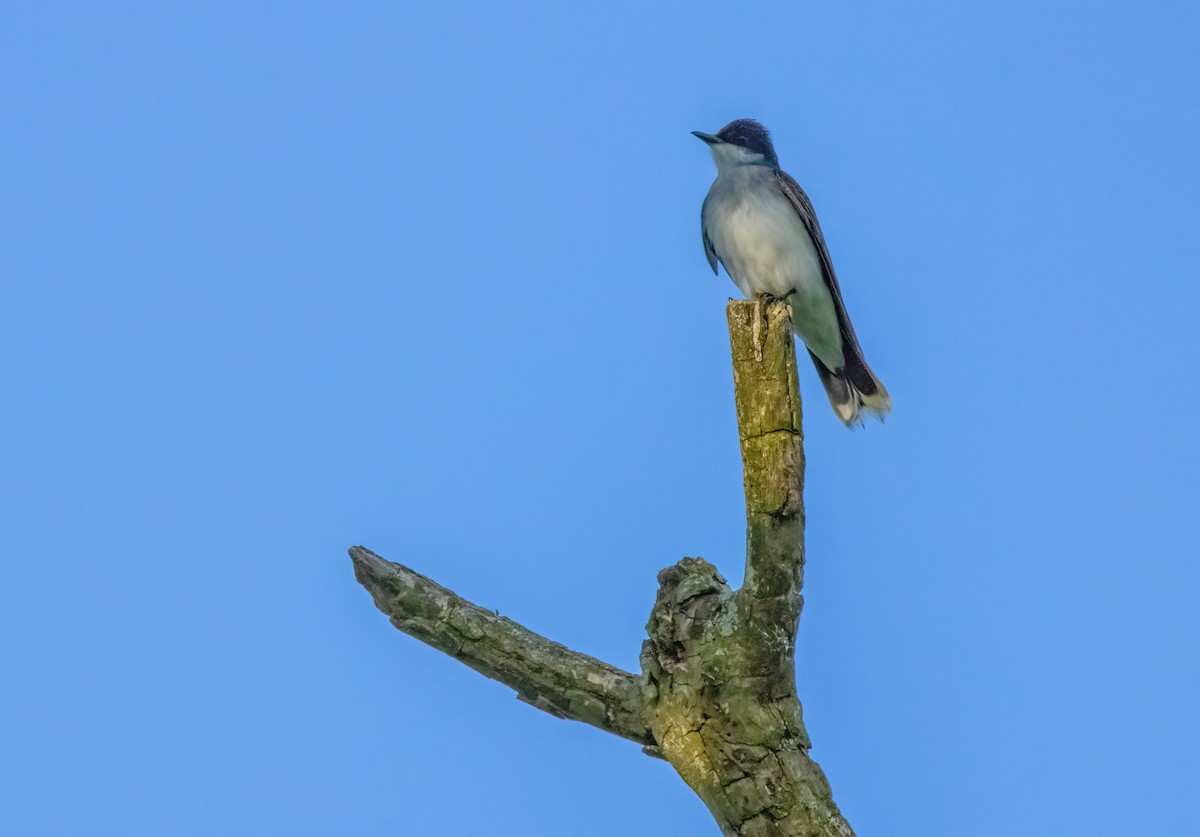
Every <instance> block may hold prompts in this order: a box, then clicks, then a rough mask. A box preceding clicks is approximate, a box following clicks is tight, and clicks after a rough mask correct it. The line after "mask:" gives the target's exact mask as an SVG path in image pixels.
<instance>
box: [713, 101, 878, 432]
mask: <svg viewBox="0 0 1200 837" xmlns="http://www.w3.org/2000/svg"><path fill="white" fill-rule="evenodd" d="M692 133H693V134H695V135H696V136H697V137H699V138H700V139H702V140H704V141H705V142H706V143H708V147H709V150H710V151H712V156H713V160H714V161H715V162H716V164H717V179H716V180H714V181H713V185H712V187H711V188H710V189H709V190H708V196H707V197H706V198H705V199H704V207H703V209H701V211H700V231H701V233H702V234H703V236H704V254H705V255H706V256H708V263H709V264H710V265H712V269H713V273H717V262H718V261H720V263H721V264H723V265H725V270H726V272H728V273H729V277H730V278H731V279H733V283H734V284H735V285H737V286H738V289H739V290H741V292H742V293H743V294H745V295H746V296H747V297H753V296H755V295H757V294H767V295H769V296H774V297H787V298H788V299H789V300H790V302H791V305H792V327H793V329H794V330H795V332H796V334H797V335H798V336H799V337H800V339H801V340H803V341H804V345H805V347H807V348H808V353H809V355H811V356H812V359H813V363H814V364H816V366H817V374H818V375H820V376H821V383H823V384H824V385H825V392H826V393H827V394H828V395H829V403H830V404H832V405H833V411H834V412H835V413H837V415H838V418H840V419H841V420H842V421H843V422H844V423H845V424H846V426H847V427H852V426H854V425H855V424H861V423H862V413H863V412H864V411H866V412H870V413H874V414H875V415H876V416H877V417H879V418H880V419H881V420H882V418H883V414H884V413H887V412H889V411H890V410H891V409H892V400H891V398H889V397H888V393H887V390H886V389H884V387H883V384H882V383H880V382H879V379H878V378H876V377H875V375H874V373H872V372H871V370H870V368H869V367H868V366H867V364H866V361H864V360H863V356H862V349H860V348H859V346H858V339H857V338H856V337H855V336H854V328H853V327H852V326H851V325H850V318H849V317H848V316H847V315H846V306H845V305H843V304H842V294H841V292H840V291H839V290H838V283H837V276H836V275H835V274H834V272H833V262H831V261H830V260H829V250H828V249H827V248H826V247H825V236H823V235H822V234H821V225H820V224H818V223H817V214H816V212H814V211H813V207H812V203H811V202H810V201H809V199H808V195H806V194H804V190H803V189H801V188H800V185H799V184H798V183H796V181H795V180H792V178H791V177H790V176H789V175H788V173H787V172H785V171H784V170H783V169H781V168H779V158H778V157H776V156H775V148H774V146H772V145H771V137H770V135H769V134H768V133H767V129H766V128H764V127H763V126H762V125H760V124H759V123H758V122H755V121H754V120H753V119H735V120H734V121H733V122H730V123H729V124H728V125H726V126H725V127H724V128H722V129H721V130H720V131H718V132H717V133H716V134H705V133H702V132H700V131H692Z"/></svg>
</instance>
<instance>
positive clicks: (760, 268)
mask: <svg viewBox="0 0 1200 837" xmlns="http://www.w3.org/2000/svg"><path fill="white" fill-rule="evenodd" d="M703 221H704V227H705V230H706V231H707V233H708V237H709V240H710V241H712V244H713V249H715V250H716V251H717V257H718V258H720V260H721V264H723V265H725V269H726V270H727V271H728V272H729V276H730V278H732V279H733V282H734V284H735V285H737V286H738V289H739V290H741V292H742V293H743V294H745V295H746V296H747V297H752V296H754V295H755V294H760V293H768V294H771V295H773V296H785V295H786V294H788V293H789V292H792V296H791V297H790V301H791V303H792V322H793V325H794V327H795V329H796V333H797V334H798V335H800V338H801V339H802V340H803V341H804V343H805V345H806V346H808V348H810V349H812V351H813V352H814V353H816V355H817V356H818V357H820V358H821V360H822V361H824V363H825V365H826V366H828V367H830V368H831V369H840V368H841V366H842V365H843V363H844V358H843V356H842V339H841V330H840V329H839V327H838V322H837V314H836V312H835V311H834V307H833V298H832V297H831V296H830V294H829V289H828V288H827V287H826V286H825V280H824V278H823V276H822V273H821V262H820V258H819V257H818V256H817V248H816V247H815V246H814V245H813V242H812V239H811V238H810V237H809V235H808V231H807V230H806V229H805V228H804V223H803V222H802V221H801V220H800V216H799V214H798V213H797V212H796V210H795V208H794V207H793V206H792V205H791V203H790V202H789V201H788V199H787V198H786V197H785V196H784V195H783V193H782V192H780V191H779V189H778V187H777V186H776V184H775V182H774V174H773V172H772V171H771V170H770V169H769V168H767V167H765V166H738V167H736V168H731V169H728V170H727V171H722V172H721V173H720V175H719V176H718V177H717V180H716V181H715V182H714V183H713V185H712V188H711V189H710V190H709V193H708V198H707V199H706V200H705V202H704V218H703Z"/></svg>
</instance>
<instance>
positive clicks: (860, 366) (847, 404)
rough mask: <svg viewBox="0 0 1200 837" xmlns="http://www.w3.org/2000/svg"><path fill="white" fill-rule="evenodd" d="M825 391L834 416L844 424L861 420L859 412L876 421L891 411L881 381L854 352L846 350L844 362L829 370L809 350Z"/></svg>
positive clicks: (888, 399)
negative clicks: (872, 416) (874, 418)
mask: <svg viewBox="0 0 1200 837" xmlns="http://www.w3.org/2000/svg"><path fill="white" fill-rule="evenodd" d="M809 355H810V356H811V357H812V359H813V364H814V365H816V367H817V374H818V375H819V376H820V378H821V383H822V384H824V385H825V394H826V395H828V396H829V403H830V404H831V405H832V406H833V411H834V412H835V413H837V417H838V418H840V419H841V420H842V423H843V424H845V425H846V426H847V427H854V426H855V425H861V424H862V423H863V414H864V413H871V414H873V415H874V416H875V417H876V418H877V419H879V420H880V421H883V417H884V415H885V414H886V413H890V412H891V411H892V399H891V397H890V396H889V395H888V391H887V389H886V388H885V387H884V385H883V383H882V382H881V381H880V380H879V379H878V378H876V377H875V373H874V372H872V371H871V369H870V367H868V366H867V364H866V363H865V362H864V361H863V359H862V358H861V357H860V356H858V355H857V354H856V353H849V352H848V353H847V357H846V365H845V366H843V367H842V368H841V369H838V370H833V369H830V368H829V367H828V366H826V365H825V364H824V363H822V362H821V359H820V358H819V357H817V356H816V355H814V354H813V353H812V352H811V351H810V352H809Z"/></svg>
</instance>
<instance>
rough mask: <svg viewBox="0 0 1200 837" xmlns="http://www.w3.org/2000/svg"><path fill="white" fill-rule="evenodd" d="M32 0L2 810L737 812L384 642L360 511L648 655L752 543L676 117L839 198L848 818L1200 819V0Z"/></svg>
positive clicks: (1, 78) (590, 831)
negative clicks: (884, 409) (657, 599)
mask: <svg viewBox="0 0 1200 837" xmlns="http://www.w3.org/2000/svg"><path fill="white" fill-rule="evenodd" d="M732 8H733V7H731V6H729V5H728V4H716V3H704V2H691V3H686V4H684V3H663V4H642V3H638V4H634V3H606V4H597V5H581V4H570V5H568V4H558V5H555V6H551V5H550V4H545V5H539V4H530V3H510V4H504V5H484V4H465V3H452V2H451V3H442V4H437V5H436V8H435V7H434V5H433V4H429V6H428V7H427V8H420V9H419V8H417V7H416V6H415V5H409V6H405V5H402V4H392V3H375V4H371V3H358V4H332V3H330V4H317V3H254V4H245V3H208V4H182V3H143V4H135V3H107V4H82V3H74V4H73V3H53V2H39V3H25V2H13V3H9V4H7V5H6V7H5V11H4V13H3V22H4V25H3V26H2V27H0V106H2V107H3V112H4V114H5V119H4V130H3V131H2V132H0V159H3V161H4V163H3V165H2V166H0V223H2V224H3V229H4V246H3V247H2V248H0V277H2V280H3V281H2V285H0V287H2V290H3V304H2V305H0V353H2V355H3V357H4V359H5V361H4V363H3V364H0V387H2V389H3V392H4V394H5V398H4V409H3V411H2V412H0V430H2V433H0V474H2V476H0V510H2V511H0V514H2V516H3V526H2V527H0V554H2V556H3V568H4V583H3V585H0V666H2V668H3V671H4V672H5V673H6V676H5V677H3V678H0V740H3V742H4V745H3V747H0V830H3V831H5V832H6V833H14V834H122V835H140V834H146V835H152V834H153V835H157V834H165V833H171V834H214V833H221V834H264V833H287V834H414V835H426V834H429V835H449V837H460V836H461V837H466V836H467V835H479V834H489V835H530V834H573V835H611V834H655V835H692V834H706V833H713V832H714V830H715V829H713V827H712V825H711V821H710V819H709V817H708V814H707V813H706V811H705V810H704V808H703V806H702V805H701V803H700V802H699V801H698V800H697V799H696V798H695V797H694V796H693V795H692V794H691V792H690V791H689V790H688V789H687V788H686V787H685V786H684V785H683V784H682V782H681V781H680V780H679V779H678V778H677V777H676V776H675V775H674V773H673V772H672V771H671V770H670V768H669V767H668V766H667V765H666V764H664V763H662V762H659V761H655V760H652V759H648V758H646V757H645V756H643V755H642V754H641V753H640V751H639V749H638V748H637V747H636V746H635V745H632V744H629V743H627V742H624V741H621V740H619V739H616V738H613V737H610V736H606V735H604V734H602V733H600V732H598V731H596V730H593V729H591V728H588V727H585V726H583V725H580V724H572V723H566V722H561V721H556V720H554V719H552V718H550V717H549V716H546V715H544V714H542V713H540V712H537V711H535V710H533V709H531V708H530V707H528V706H525V705H524V704H521V703H519V702H517V701H516V700H514V699H513V697H512V694H511V693H510V692H509V691H508V690H507V689H505V688H503V687H501V686H499V685H497V684H495V683H492V682H490V681H487V680H484V679H483V678H481V677H479V676H478V675H476V674H475V673H474V672H472V671H469V670H467V669H466V668H465V667H463V666H461V665H460V664H458V663H455V662H454V661H452V660H450V659H448V658H446V657H444V656H442V655H441V654H438V653H436V652H433V651H431V650H429V649H427V648H425V647H424V646H422V645H420V644H419V643H417V642H416V641H415V640H412V639H410V638H408V637H405V636H403V635H401V634H399V633H397V632H396V631H394V630H393V629H392V628H391V627H390V626H389V625H388V623H387V620H386V619H385V618H384V617H383V616H382V615H380V614H379V613H378V612H376V611H375V610H374V608H373V607H372V605H371V602H370V599H369V597H368V596H367V595H366V593H365V592H363V591H362V590H361V588H359V587H358V585H357V584H356V583H355V582H354V579H353V576H352V573H351V567H350V562H349V559H348V558H347V557H346V555H345V550H346V548H347V547H348V546H350V545H353V544H359V543H361V544H364V545H366V546H368V547H370V548H372V549H374V550H376V551H377V552H379V553H380V554H382V555H384V556H385V557H387V558H390V559H393V560H398V561H402V562H404V563H406V564H408V565H410V566H412V567H413V568H415V569H417V570H419V571H420V572H423V573H425V574H427V575H430V576H431V577H433V578H435V579H436V580H438V581H439V582H441V583H443V584H445V585H447V586H449V587H451V588H452V589H454V590H456V591H457V592H459V593H461V594H462V595H464V596H466V597H468V598H470V599H472V600H474V601H476V602H478V603H480V604H482V605H486V606H488V607H494V608H498V609H499V610H500V611H501V612H503V613H504V614H505V615H508V616H511V617H512V618H514V619H517V620H518V621H520V622H522V623H524V624H525V625H527V626H529V627H530V628H532V629H534V630H537V631H540V632H542V633H544V634H546V635H548V636H550V637H552V638H554V639H556V640H558V641H560V642H563V643H565V644H567V645H570V646H571V647H574V648H576V649H578V650H581V651H584V652H587V653H590V654H593V655H595V656H598V657H601V658H603V659H605V660H607V661H610V662H612V663H614V664H617V665H620V666H622V667H625V668H630V669H633V668H636V665H637V654H638V649H639V645H640V642H641V639H642V636H643V633H644V624H645V621H646V617H647V615H648V613H649V609H650V605H651V604H652V602H653V598H654V590H655V581H654V578H655V574H656V573H657V571H658V570H659V569H661V568H662V567H664V566H667V565H669V564H671V563H673V562H674V561H676V560H677V559H678V558H680V557H682V556H684V555H703V556H704V557H706V558H708V559H709V560H711V561H713V562H715V563H716V564H717V565H718V566H719V567H721V568H722V570H723V571H724V572H725V574H726V575H727V576H728V577H729V578H730V580H731V581H733V582H735V583H736V582H738V581H739V580H740V577H741V562H742V560H743V542H744V541H743V539H744V534H743V522H744V521H743V517H742V499H741V476H740V461H739V459H738V453H737V443H736V430H735V425H734V416H733V405H732V386H731V376H730V368H729V359H728V343H727V335H726V332H725V321H724V305H725V300H726V298H727V297H728V296H729V295H730V294H732V293H734V289H733V286H732V284H731V283H730V282H729V281H728V279H727V278H726V277H725V276H724V275H722V276H721V277H720V278H714V277H713V276H712V275H711V274H710V273H709V271H708V266H707V264H706V263H705V260H704V255H703V252H702V250H701V246H700V234H699V210H700V202H701V200H702V199H703V196H704V194H705V191H706V190H707V188H708V185H709V183H710V182H711V179H712V177H713V167H712V163H711V161H710V159H709V156H708V153H707V150H706V149H705V148H704V146H703V145H702V144H701V143H699V142H698V141H697V140H695V139H694V138H693V137H692V136H691V135H690V133H689V132H690V131H692V130H706V131H714V130H716V129H718V128H719V127H720V126H721V125H723V124H724V123H726V122H728V121H729V120H731V119H733V118H736V117H741V116H754V117H757V118H759V119H761V120H762V121H764V122H765V123H766V124H767V126H768V127H770V128H771V129H772V131H773V133H774V136H775V140H776V146H777V149H778V151H779V156H780V159H781V162H782V164H783V166H784V167H785V168H787V169H788V170H789V171H790V172H791V174H793V175H794V176H795V177H796V178H797V180H799V181H800V182H801V183H802V184H803V185H804V186H805V188H806V189H807V190H808V192H809V194H810V196H811V197H812V199H813V202H814V204H815V205H816V208H817V210H818V212H819V214H820V217H821V221H822V224H823V226H824V229H825V233H826V237H827V240H828V242H829V245H830V249H831V252H832V255H833V259H834V261H835V264H836V265H837V266H838V271H839V274H840V277H841V281H842V287H843V290H844V294H845V297H846V302H847V305H848V307H849V310H850V313H851V315H852V317H853V319H854V323H855V325H856V328H857V330H858V333H859V337H860V339H861V341H862V343H863V345H864V348H865V350H866V353H867V357H868V359H869V360H870V362H871V364H872V366H873V367H874V369H875V371H876V372H877V373H878V374H879V375H880V377H881V378H882V379H883V380H884V381H885V382H886V384H887V386H888V388H889V390H890V391H891V394H892V397H893V400H894V403H895V413H894V415H893V417H892V418H891V419H889V421H888V422H887V424H886V425H885V426H872V427H868V428H867V429H866V430H865V431H863V432H857V433H851V432H848V431H846V430H845V429H844V428H843V427H842V426H841V425H840V424H838V423H837V421H836V420H835V418H834V416H833V414H832V412H831V411H830V410H829V407H828V405H827V404H826V402H825V399H824V397H823V395H822V394H821V392H820V387H819V383H818V382H817V379H816V376H815V373H813V371H812V370H811V369H808V368H803V369H802V370H801V389H802V392H803V395H804V398H805V405H806V417H805V419H806V432H807V454H808V482H807V491H806V501H807V509H808V520H809V528H808V537H807V544H808V561H809V563H808V569H807V576H806V589H805V594H806V607H805V611H804V616H803V619H802V622H801V628H800V639H799V651H798V681H799V688H800V694H801V697H802V699H803V700H804V704H805V713H806V720H807V723H808V728H809V732H810V734H811V735H812V738H813V741H814V748H813V751H812V754H813V756H814V757H815V758H816V759H817V760H818V761H819V762H820V763H821V764H822V766H823V767H824V768H825V770H826V772H827V774H828V776H829V778H830V781H831V783H832V786H833V790H834V795H835V798H836V799H837V800H838V802H839V803H840V805H841V806H842V810H843V812H844V813H845V814H846V816H847V818H848V819H849V821H850V822H851V823H852V824H853V825H854V826H855V827H856V828H857V829H858V831H859V833H860V834H861V835H864V837H866V835H873V834H874V835H884V834H886V835H891V837H907V835H913V836H914V837H916V835H920V837H930V835H954V837H960V836H961V835H972V837H974V836H975V835H982V836H986V835H1009V834H1015V833H1019V834H1036V835H1042V834H1044V835H1062V834H1089V835H1124V834H1130V833H1137V834H1182V833H1186V832H1188V831H1189V830H1191V829H1194V827H1195V807H1194V803H1193V801H1192V798H1193V795H1194V788H1195V785H1196V783H1197V780H1198V779H1200V775H1198V771H1197V768H1196V764H1195V752H1196V749H1197V746H1198V745H1200V722H1198V721H1197V713H1196V709H1195V707H1196V694H1197V691H1198V688H1200V654H1198V653H1197V648H1196V645H1197V642H1196V639H1197V636H1198V635H1200V633H1198V628H1200V625H1198V621H1200V620H1198V619H1197V616H1196V605H1195V590H1196V588H1197V586H1198V585H1200V566H1198V563H1197V560H1196V559H1197V549H1196V546H1195V538H1194V529H1195V521H1196V511H1195V502H1196V496H1197V491H1196V473H1197V468H1198V466H1200V455H1198V453H1197V444H1196V438H1195V430H1194V424H1195V416H1196V413H1197V409H1198V408H1200V403H1198V401H1200V399H1198V397H1197V394H1196V388H1195V386H1194V385H1193V383H1192V380H1191V378H1192V374H1193V371H1192V370H1193V368H1194V366H1195V364H1196V362H1197V360H1198V358H1197V352H1196V350H1195V348H1194V346H1195V338H1194V331H1193V328H1194V322H1195V318H1196V312H1197V310H1198V308H1200V292H1198V291H1197V282H1196V279H1197V275H1198V273H1200V246H1198V244H1197V240H1198V239H1197V234H1196V227H1197V221H1198V219H1200V211H1198V210H1200V205H1198V204H1200V197H1198V196H1200V189H1198V186H1200V154H1198V152H1197V149H1198V148H1200V114H1198V111H1197V109H1196V107H1195V85H1196V82H1197V79H1198V78H1200V58H1198V57H1197V51H1196V49H1195V44H1196V43H1197V39H1198V37H1200V12H1198V11H1197V9H1196V6H1195V5H1194V4H1191V3H1183V2H1160V3H1155V4H1144V3H1137V4H1135V3H1132V2H1130V3H1081V2H1062V3H1056V4H1044V3H1034V2H1024V1H1023V0H1015V2H1014V0H1005V2H990V0H988V1H987V2H978V3H970V4H967V3H950V2H942V3H933V2H924V3H922V2H915V3H908V4H892V3H881V2H874V3H871V2H868V3H859V4H844V3H787V4H785V3H778V4H739V5H738V6H737V7H736V9H737V11H736V12H734V11H732Z"/></svg>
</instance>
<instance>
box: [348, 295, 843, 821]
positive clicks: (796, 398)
mask: <svg viewBox="0 0 1200 837" xmlns="http://www.w3.org/2000/svg"><path fill="white" fill-rule="evenodd" d="M728 318H729V331H730V345H731V349H732V355H733V377H734V394H735V403H736V406H737V419H738V437H739V440H740V444H741V453H742V461H743V466H744V484H745V497H746V571H745V580H744V581H743V584H742V586H741V588H739V589H738V590H732V589H731V588H730V587H729V585H728V583H727V582H726V581H725V579H724V578H723V577H722V576H721V574H720V573H719V572H718V571H717V569H716V567H714V566H713V565H712V564H710V563H708V562H707V561H705V560H704V559H702V558H684V559H683V560H682V561H680V562H678V563H677V564H675V565H673V566H671V567H668V568H667V569H665V570H663V571H662V572H661V573H659V576H658V581H659V589H658V594H657V597H656V600H655V603H654V607H653V609H652V610H651V613H650V620H649V623H648V624H647V626H646V629H647V639H646V641H645V642H644V643H643V647H642V655H641V665H642V673H641V675H640V676H638V675H634V674H630V673H628V672H624V671H621V670H620V669H617V668H615V667H613V666H610V665H608V664H606V663H603V662H601V661H599V660H596V659H593V658H591V657H588V656H586V655H584V654H579V653H578V652H575V651H571V650H570V649H568V648H565V647H563V646H562V645H559V644H558V643H555V642H552V641H551V640H548V639H546V638H545V637H542V636H539V635H538V634H535V633H533V632H532V631H530V630H528V629H526V628H524V627H522V626H521V625H518V624H517V623H515V622H513V621H511V620H509V619H505V618H503V617H501V616H499V615H497V614H495V613H493V612H491V611H487V610H485V609H483V608H480V607H477V606H476V605H473V604H471V603H470V602H468V601H466V600H464V599H462V598H461V597H459V596H456V595H455V594H454V593H452V592H451V591H449V590H447V589H445V588H444V587H441V586H439V585H437V584H435V583H434V582H432V581H431V580H429V579H427V578H425V577H424V576H422V575H420V574H419V573H415V572H413V571H412V570H410V569H408V568H407V567H403V566H401V565H399V564H393V563H390V562H388V561H385V560H383V559H382V558H380V557H379V556H377V555H375V554H374V553H372V552H370V551H369V550H367V549H364V548H362V547H354V548H353V549H351V551H350V554H351V558H352V559H353V560H354V565H355V573H356V576H357V577H358V579H359V581H360V582H361V583H362V584H363V585H364V586H365V587H366V588H367V589H368V590H369V591H370V592H371V594H372V596H373V597H374V599H375V604H376V605H377V606H378V607H379V609H380V610H382V611H383V612H385V613H387V614H388V615H389V616H390V617H391V620H392V624H393V625H395V626H396V627H397V628H398V629H400V630H402V631H404V632H406V633H408V634H410V635H412V636H414V637H416V638H417V639H420V640H422V641H423V642H426V643H428V644H430V645H432V646H433V647H435V648H438V649H440V650H442V651H444V652H446V653H447V654H450V655H451V656H453V657H455V658H457V659H459V660H461V661H462V662H464V663H466V664H467V665H469V666H471V667H472V668H475V669H476V670H477V671H479V672H480V673H482V674H484V675H486V676H488V677H491V678H493V679H495V680H498V681H500V682H502V683H505V684H506V685H508V686H510V687H512V688H513V689H515V690H516V691H517V694H518V697H520V698H521V699H522V700H524V701H525V702H527V703H529V704H530V705H532V706H535V707H537V708H539V709H542V710H544V711H546V712H549V713H551V714H553V715H555V716H556V717H560V718H569V719H574V720H579V721H583V722H585V723H588V724H592V725H593V726H596V727H598V728H600V729H603V730H606V731H608V732H611V733H614V734H616V735H620V736H622V737H624V738H628V739H630V740H632V741H637V742H639V743H641V744H643V745H645V746H644V748H643V749H645V751H646V752H648V753H650V754H652V755H656V756H660V757H662V758H665V759H666V760H667V761H669V762H670V763H671V765H672V766H673V767H674V768H675V769H676V770H677V771H678V773H679V775H680V776H681V777H683V779H684V781H686V782H687V783H688V785H690V786H691V787H692V789H693V790H695V792H696V793H697V794H698V795H699V796H700V798H701V799H703V800H704V802H705V804H706V805H707V806H708V808H709V810H710V811H711V812H712V814H713V817H714V819H715V820H716V821H717V824H718V825H719V826H720V828H721V831H722V833H723V834H726V835H738V837H853V832H852V831H851V829H850V826H849V825H848V824H847V823H846V821H845V819H843V818H842V815H841V813H840V811H839V810H838V808H837V805H835V804H834V802H833V797H832V795H831V793H830V789H829V784H828V782H827V781H826V779H825V775H824V773H822V771H821V768H820V767H819V766H818V765H817V764H816V762H814V761H813V760H812V759H810V758H809V756H808V749H809V746H810V743H809V738H808V733H807V732H806V731H805V729H804V721H803V717H802V710H801V706H800V700H799V698H798V697H797V694H796V678H795V663H794V651H795V638H796V630H797V627H798V624H799V619H800V610H801V607H802V605H803V600H802V598H801V596H800V588H801V586H802V584H803V579H804V503H803V487H804V443H803V436H802V433H801V407H800V391H799V384H798V379H797V373H796V350H795V342H794V340H793V336H792V327H791V317H790V311H789V307H788V304H787V303H786V302H784V301H768V300H748V301H731V302H730V303H729V308H728Z"/></svg>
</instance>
